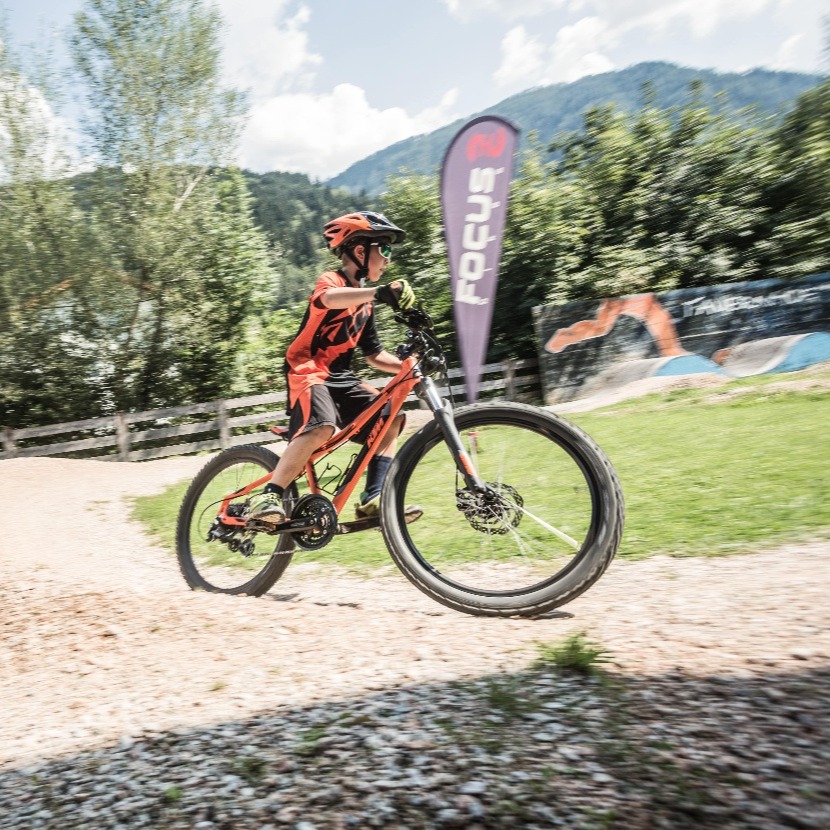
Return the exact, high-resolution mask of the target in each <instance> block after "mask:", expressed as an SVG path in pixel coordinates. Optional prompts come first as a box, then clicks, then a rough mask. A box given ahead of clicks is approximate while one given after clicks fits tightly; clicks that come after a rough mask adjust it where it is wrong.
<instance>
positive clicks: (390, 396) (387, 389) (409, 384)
mask: <svg viewBox="0 0 830 830" xmlns="http://www.w3.org/2000/svg"><path fill="white" fill-rule="evenodd" d="M416 365H417V360H416V359H415V358H414V357H408V358H406V360H404V361H403V366H402V367H401V369H400V371H399V372H398V374H396V375H394V376H393V377H392V378H391V379H390V380H389V382H388V383H387V384H386V385H385V386H384V387H383V388H381V389H380V391H379V392H378V396H377V398H375V400H374V401H372V403H371V404H370V405H369V406H368V407H367V408H366V409H365V410H364V411H363V412H361V413H360V414H359V415H358V416H357V418H355V419H354V420H353V421H351V422H350V423H348V424H346V425H345V426H344V427H343V428H342V429H341V430H340V431H339V432H337V433H336V434H335V435H333V436H332V437H331V438H329V440H328V441H326V443H325V444H322V445H321V446H320V447H319V449H317V451H316V452H315V453H314V454H313V455H312V457H311V461H312V463H313V462H316V461H318V460H319V459H320V458H322V457H323V456H324V455H327V454H328V453H330V452H332V451H333V450H336V449H337V448H338V447H340V446H341V445H342V444H345V443H346V442H347V441H349V440H351V439H352V438H353V437H354V436H355V435H357V433H358V432H360V430H362V429H363V428H364V427H365V426H366V424H368V423H369V422H370V421H372V420H373V419H374V418H376V417H377V415H378V413H380V412H381V410H382V409H383V408H384V407H385V406H386V404H388V403H391V411H390V413H389V421H392V420H393V419H394V418H395V416H396V415H397V414H398V412H400V410H401V407H402V406H403V404H404V401H405V400H406V399H407V398H408V397H409V393H410V392H411V391H412V390H413V389H414V388H415V387H416V386H417V385H418V384H419V383H420V382H421V375H420V373H418V372H417V371H416V369H415V367H416Z"/></svg>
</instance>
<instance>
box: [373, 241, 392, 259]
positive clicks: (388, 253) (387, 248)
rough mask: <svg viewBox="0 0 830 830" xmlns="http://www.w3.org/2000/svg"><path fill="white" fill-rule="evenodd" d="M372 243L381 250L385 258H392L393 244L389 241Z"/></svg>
mask: <svg viewBox="0 0 830 830" xmlns="http://www.w3.org/2000/svg"><path fill="white" fill-rule="evenodd" d="M372 245H373V246H374V247H376V248H377V249H378V250H379V251H380V255H381V256H382V257H383V258H384V259H392V246H391V245H390V244H389V243H388V242H373V243H372Z"/></svg>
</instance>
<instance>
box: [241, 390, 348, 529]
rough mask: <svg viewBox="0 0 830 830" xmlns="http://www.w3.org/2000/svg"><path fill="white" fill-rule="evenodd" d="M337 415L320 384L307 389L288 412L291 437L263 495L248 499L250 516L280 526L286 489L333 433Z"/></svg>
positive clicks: (326, 392) (283, 513) (327, 394)
mask: <svg viewBox="0 0 830 830" xmlns="http://www.w3.org/2000/svg"><path fill="white" fill-rule="evenodd" d="M335 422H336V412H335V408H334V405H333V403H332V401H331V396H330V395H329V392H328V390H327V389H326V388H325V386H323V385H322V384H320V385H317V386H313V387H311V388H310V389H306V390H304V391H303V393H302V394H301V395H300V396H299V398H298V400H297V401H296V402H295V404H294V406H293V407H292V409H291V420H290V424H289V429H290V432H289V434H290V435H292V436H294V437H292V438H291V440H290V441H289V442H288V446H287V447H286V448H285V450H284V451H283V453H282V455H281V456H280V459H279V461H278V462H277V466H276V467H275V468H274V472H273V473H272V475H271V480H270V481H269V482H268V484H266V485H265V488H264V489H263V492H262V493H260V494H259V495H258V496H255V497H254V498H253V499H251V505H250V514H249V517H250V518H252V519H256V520H257V521H259V522H267V523H268V524H271V525H279V524H282V523H283V522H284V521H285V519H286V516H285V510H284V509H283V506H282V497H283V494H284V492H285V488H286V487H288V485H289V484H291V482H292V481H294V479H295V478H297V476H299V475H300V474H301V473H302V471H303V469H304V467H305V465H306V464H307V463H308V459H309V458H310V457H311V455H312V453H313V452H314V451H315V450H316V449H317V448H318V447H320V446H321V445H322V444H324V443H325V442H326V441H328V439H329V438H331V436H332V435H333V434H334V424H335Z"/></svg>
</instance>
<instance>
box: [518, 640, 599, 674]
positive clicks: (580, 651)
mask: <svg viewBox="0 0 830 830" xmlns="http://www.w3.org/2000/svg"><path fill="white" fill-rule="evenodd" d="M610 659H611V655H610V654H609V653H608V652H607V651H606V650H605V649H604V648H602V646H600V645H598V644H597V643H594V642H591V640H589V639H588V637H587V635H586V634H585V633H584V632H578V633H576V634H571V635H570V636H569V637H567V638H566V639H565V640H563V641H562V642H561V643H560V644H559V645H555V646H552V645H548V644H547V643H540V644H539V656H538V657H537V658H536V660H535V661H534V663H533V666H534V668H537V669H540V668H551V667H554V668H556V669H558V670H559V671H567V672H574V673H576V674H583V675H594V674H596V673H597V672H598V671H599V669H600V668H601V666H602V664H604V663H607V662H608V661H609V660H610Z"/></svg>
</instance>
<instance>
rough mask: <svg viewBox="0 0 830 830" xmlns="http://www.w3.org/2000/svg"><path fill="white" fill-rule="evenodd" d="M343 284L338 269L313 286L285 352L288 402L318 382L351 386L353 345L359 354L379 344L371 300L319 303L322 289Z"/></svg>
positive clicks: (376, 348)
mask: <svg viewBox="0 0 830 830" xmlns="http://www.w3.org/2000/svg"><path fill="white" fill-rule="evenodd" d="M346 287H349V282H348V280H347V279H346V276H345V275H344V274H343V273H342V272H341V271H326V272H325V273H324V274H322V275H321V276H320V278H319V279H318V280H317V283H316V285H315V286H314V290H313V291H312V293H311V297H309V301H308V308H307V309H306V313H305V316H304V317H303V321H302V323H301V324H300V330H299V331H298V332H297V336H296V337H295V338H294V340H293V342H292V343H291V345H290V346H289V347H288V351H287V352H286V355H285V366H284V368H285V373H286V375H287V376H288V386H289V395H290V403H291V405H293V404H294V403H296V401H297V398H298V396H299V395H300V393H302V392H303V390H305V389H308V388H310V387H312V386H314V385H316V384H319V383H324V384H326V385H327V386H331V387H334V388H338V387H343V388H346V387H349V386H352V385H353V384H354V383H355V382H356V381H357V376H356V375H355V374H354V372H352V369H351V363H352V355H353V354H354V351H355V349H356V348H357V347H358V346H359V347H360V349H361V351H362V352H363V354H365V355H373V354H377V353H378V352H379V351H381V349H382V348H383V346H382V345H381V342H380V338H379V337H378V333H377V329H376V328H375V314H374V306H373V304H372V303H361V304H360V305H356V306H352V307H350V308H326V306H324V305H323V303H322V297H323V295H324V294H325V293H326V291H328V290H329V289H330V288H346Z"/></svg>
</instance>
